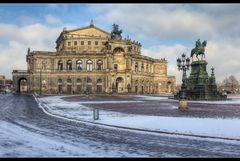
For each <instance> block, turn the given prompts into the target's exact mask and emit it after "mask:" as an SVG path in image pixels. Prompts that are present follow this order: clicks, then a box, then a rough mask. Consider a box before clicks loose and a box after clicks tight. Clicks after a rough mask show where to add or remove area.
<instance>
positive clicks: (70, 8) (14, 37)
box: [0, 3, 240, 83]
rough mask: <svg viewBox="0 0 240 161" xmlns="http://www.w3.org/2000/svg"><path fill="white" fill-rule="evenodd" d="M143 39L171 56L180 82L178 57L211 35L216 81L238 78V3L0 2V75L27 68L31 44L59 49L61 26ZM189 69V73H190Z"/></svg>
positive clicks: (209, 54)
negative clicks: (117, 32)
mask: <svg viewBox="0 0 240 161" xmlns="http://www.w3.org/2000/svg"><path fill="white" fill-rule="evenodd" d="M91 19H93V21H94V25H96V26H98V27H99V28H102V29H103V30H105V31H108V32H111V30H112V24H113V23H116V24H118V25H119V27H120V29H122V30H123V34H122V36H123V37H127V36H129V37H130V38H131V39H134V40H136V41H139V42H141V44H142V54H143V55H146V56H150V57H153V58H158V59H160V58H165V59H167V61H168V75H175V76H176V77H177V83H181V78H182V72H181V71H178V70H177V67H176V59H177V57H180V56H181V54H182V53H186V55H187V56H190V51H191V49H192V48H194V47H195V41H196V40H197V39H198V38H200V40H201V41H203V40H207V47H206V50H205V51H206V59H207V62H208V73H209V74H210V73H211V71H210V68H211V67H212V66H213V67H214V68H215V75H216V81H217V82H221V81H222V80H223V79H224V78H225V77H228V76H230V75H234V76H235V77H236V78H237V79H238V81H240V4H187V3H184V4H110V3H108V4H87V3H84V4H80V3H79V4H0V49H1V50H0V75H5V76H6V77H7V78H10V79H12V74H11V73H12V70H13V69H22V70H26V69H27V64H26V54H27V48H28V47H30V48H31V50H41V51H55V41H56V39H57V37H58V35H59V34H60V32H61V31H62V30H63V28H64V27H67V29H74V28H79V27H85V26H88V25H89V24H90V21H91ZM189 73H190V72H189V71H188V72H187V74H188V75H189Z"/></svg>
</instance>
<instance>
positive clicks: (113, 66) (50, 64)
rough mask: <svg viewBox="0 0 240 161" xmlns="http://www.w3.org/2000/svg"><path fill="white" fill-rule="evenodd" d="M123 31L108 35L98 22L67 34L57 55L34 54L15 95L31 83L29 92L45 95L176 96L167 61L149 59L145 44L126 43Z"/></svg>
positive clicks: (18, 75)
mask: <svg viewBox="0 0 240 161" xmlns="http://www.w3.org/2000/svg"><path fill="white" fill-rule="evenodd" d="M116 30H117V31H116ZM121 32H122V31H118V26H117V25H115V26H114V30H113V32H111V33H108V32H106V31H103V30H102V29H100V28H98V27H96V26H94V25H93V23H91V25H90V26H87V27H84V28H78V29H75V30H66V29H64V30H63V31H62V32H61V34H60V36H59V37H58V38H57V40H56V44H57V45H56V51H55V52H44V51H30V50H28V53H27V56H26V60H27V70H26V71H19V70H13V73H12V74H13V84H14V89H15V91H16V92H21V88H20V86H21V84H22V82H25V83H26V82H27V85H28V86H27V92H28V93H39V94H83V93H136V94H161V93H173V92H175V85H176V78H175V76H168V75H167V61H166V60H165V59H153V58H150V57H147V56H143V55H142V54H141V44H140V43H139V42H136V41H132V40H131V39H129V38H127V39H126V38H124V39H122V36H121Z"/></svg>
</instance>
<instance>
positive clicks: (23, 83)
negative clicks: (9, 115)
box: [18, 77, 28, 93]
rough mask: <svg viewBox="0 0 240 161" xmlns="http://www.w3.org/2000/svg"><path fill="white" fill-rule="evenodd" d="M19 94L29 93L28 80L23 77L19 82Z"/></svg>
mask: <svg viewBox="0 0 240 161" xmlns="http://www.w3.org/2000/svg"><path fill="white" fill-rule="evenodd" d="M18 92H19V93H28V82H27V78H25V77H22V78H20V79H19V80H18Z"/></svg>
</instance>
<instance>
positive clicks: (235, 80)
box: [229, 75, 239, 93]
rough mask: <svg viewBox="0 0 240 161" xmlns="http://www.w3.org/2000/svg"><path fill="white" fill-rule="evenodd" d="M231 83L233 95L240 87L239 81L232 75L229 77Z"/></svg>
mask: <svg viewBox="0 0 240 161" xmlns="http://www.w3.org/2000/svg"><path fill="white" fill-rule="evenodd" d="M229 82H230V87H231V92H232V93H235V92H236V88H237V87H238V85H239V82H238V80H237V79H236V78H235V77H234V76H233V75H231V76H230V77H229Z"/></svg>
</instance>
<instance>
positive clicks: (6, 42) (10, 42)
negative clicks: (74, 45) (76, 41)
mask: <svg viewBox="0 0 240 161" xmlns="http://www.w3.org/2000/svg"><path fill="white" fill-rule="evenodd" d="M61 31H62V27H61V28H60V27H48V26H45V25H41V24H32V25H28V26H23V27H19V26H16V25H10V24H3V23H1V24H0V37H1V39H0V47H1V51H0V75H5V76H6V77H7V78H12V75H11V73H12V70H13V69H22V70H26V69H27V63H26V54H27V49H28V48H29V47H30V48H31V50H43V51H46V50H47V51H55V41H56V39H57V37H58V35H59V34H60V32H61ZM1 40H2V41H1Z"/></svg>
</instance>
